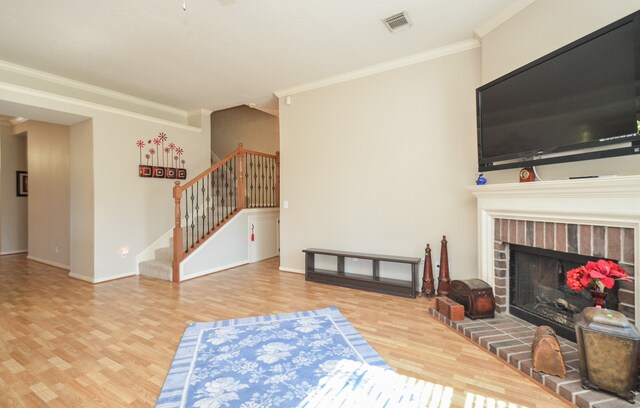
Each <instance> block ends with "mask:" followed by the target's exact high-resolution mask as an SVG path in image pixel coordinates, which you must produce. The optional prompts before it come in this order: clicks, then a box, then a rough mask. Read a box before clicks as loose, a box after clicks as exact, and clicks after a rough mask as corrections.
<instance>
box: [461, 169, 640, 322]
mask: <svg viewBox="0 0 640 408" xmlns="http://www.w3.org/2000/svg"><path fill="white" fill-rule="evenodd" d="M469 190H470V191H471V192H472V194H473V195H474V196H475V197H476V198H477V201H478V266H479V272H478V277H479V278H480V279H482V280H484V281H486V282H488V283H489V284H490V285H491V286H495V277H494V274H493V268H494V264H495V259H494V237H495V231H494V225H495V223H494V221H495V220H496V219H512V220H524V221H544V222H550V223H551V222H553V223H566V224H580V225H595V226H608V227H621V228H631V229H633V231H634V233H633V236H634V259H635V262H636V264H638V260H639V259H640V176H619V177H601V178H589V179H575V180H556V181H545V182H531V183H508V184H493V185H484V186H472V187H469ZM635 275H636V279H635V282H634V287H635V305H636V311H635V321H636V322H640V307H637V305H640V279H637V278H638V276H639V275H640V273H636V274H635Z"/></svg>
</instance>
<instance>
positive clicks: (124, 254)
mask: <svg viewBox="0 0 640 408" xmlns="http://www.w3.org/2000/svg"><path fill="white" fill-rule="evenodd" d="M128 255H129V248H120V256H121V257H122V258H126V257H127V256H128Z"/></svg>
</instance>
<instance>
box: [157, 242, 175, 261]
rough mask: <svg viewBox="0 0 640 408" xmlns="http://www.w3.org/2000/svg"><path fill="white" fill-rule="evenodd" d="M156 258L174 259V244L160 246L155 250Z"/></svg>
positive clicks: (163, 259)
mask: <svg viewBox="0 0 640 408" xmlns="http://www.w3.org/2000/svg"><path fill="white" fill-rule="evenodd" d="M154 253H155V259H157V260H162V261H168V262H172V261H173V246H171V247H164V248H158V249H156V250H155V252H154Z"/></svg>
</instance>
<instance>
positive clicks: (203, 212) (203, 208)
mask: <svg viewBox="0 0 640 408" xmlns="http://www.w3.org/2000/svg"><path fill="white" fill-rule="evenodd" d="M200 184H201V187H200V191H201V192H202V217H201V219H202V238H204V237H205V236H206V235H207V232H208V231H207V230H206V229H205V225H206V223H207V206H206V205H205V199H204V198H205V196H204V193H205V191H207V189H206V187H205V184H206V183H205V180H204V178H203V179H202V180H201V183H200Z"/></svg>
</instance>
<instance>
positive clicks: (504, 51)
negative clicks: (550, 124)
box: [482, 0, 640, 183]
mask: <svg viewBox="0 0 640 408" xmlns="http://www.w3.org/2000/svg"><path fill="white" fill-rule="evenodd" d="M638 8H640V2H638V0H616V1H602V0H563V1H557V0H536V1H535V2H534V3H532V4H531V5H530V6H529V7H527V8H526V9H524V10H523V11H521V12H520V13H518V14H517V15H515V16H514V17H513V18H511V19H510V20H508V21H507V22H505V23H504V24H502V25H501V26H499V27H498V28H496V29H495V30H493V31H491V32H490V33H488V34H487V35H486V36H485V37H483V38H482V82H483V83H487V82H490V81H491V80H493V79H496V78H498V77H499V76H501V75H504V74H506V73H508V72H511V71H513V70H514V69H516V68H519V67H521V66H523V65H525V64H527V63H529V62H531V61H533V60H535V59H537V58H539V57H542V56H544V55H546V54H548V53H550V52H552V51H554V50H556V49H558V48H560V47H562V46H564V45H566V44H568V43H570V42H572V41H574V40H577V39H579V38H581V37H583V36H585V35H587V34H589V33H591V32H593V31H595V30H597V29H599V28H601V27H604V26H605V25H607V24H609V23H612V22H614V21H616V20H618V19H620V18H622V17H624V16H626V15H628V14H631V13H633V12H634V11H636V10H638ZM537 169H538V172H539V174H540V177H542V179H543V180H548V179H549V180H550V179H560V178H567V177H570V176H581V175H631V174H640V158H639V157H638V156H635V155H634V156H625V157H618V158H609V159H598V160H589V161H582V162H575V163H563V164H554V165H545V166H538V168H537ZM485 176H486V177H487V179H488V180H489V183H496V182H517V180H518V170H502V171H492V172H488V173H486V174H485Z"/></svg>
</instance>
